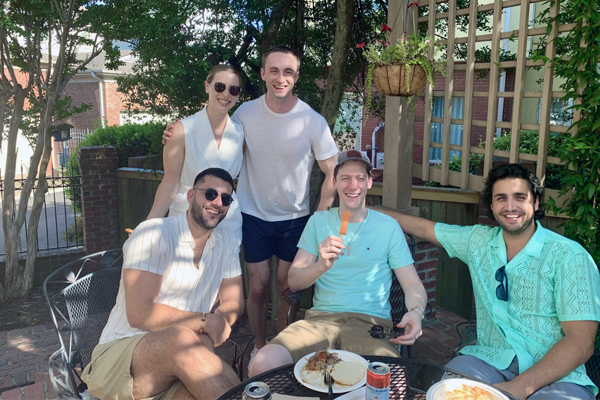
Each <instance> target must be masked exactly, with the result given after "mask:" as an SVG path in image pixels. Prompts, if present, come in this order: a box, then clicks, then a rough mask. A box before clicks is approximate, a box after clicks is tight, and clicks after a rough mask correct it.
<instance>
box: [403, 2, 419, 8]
mask: <svg viewBox="0 0 600 400" xmlns="http://www.w3.org/2000/svg"><path fill="white" fill-rule="evenodd" d="M412 6H417V7H419V2H417V1H413V2H412V3H410V4H409V5H408V6H406V8H411V7H412Z"/></svg>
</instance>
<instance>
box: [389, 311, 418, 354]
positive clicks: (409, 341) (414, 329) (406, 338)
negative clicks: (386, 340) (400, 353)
mask: <svg viewBox="0 0 600 400" xmlns="http://www.w3.org/2000/svg"><path fill="white" fill-rule="evenodd" d="M421 317H422V315H421V314H420V313H419V312H418V311H416V310H415V311H410V312H407V313H406V314H404V316H403V317H402V321H400V323H399V324H398V325H397V326H398V328H404V334H403V335H402V336H398V337H397V338H395V339H390V342H392V343H394V344H401V345H404V346H412V345H413V344H415V342H416V341H417V339H418V338H419V336H421V335H422V334H423V331H422V327H421Z"/></svg>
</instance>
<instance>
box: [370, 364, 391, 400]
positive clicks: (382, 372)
mask: <svg viewBox="0 0 600 400" xmlns="http://www.w3.org/2000/svg"><path fill="white" fill-rule="evenodd" d="M391 376H392V374H391V372H390V367H389V366H388V365H387V364H384V363H382V362H372V363H369V366H368V367H367V400H389V398H390V379H391Z"/></svg>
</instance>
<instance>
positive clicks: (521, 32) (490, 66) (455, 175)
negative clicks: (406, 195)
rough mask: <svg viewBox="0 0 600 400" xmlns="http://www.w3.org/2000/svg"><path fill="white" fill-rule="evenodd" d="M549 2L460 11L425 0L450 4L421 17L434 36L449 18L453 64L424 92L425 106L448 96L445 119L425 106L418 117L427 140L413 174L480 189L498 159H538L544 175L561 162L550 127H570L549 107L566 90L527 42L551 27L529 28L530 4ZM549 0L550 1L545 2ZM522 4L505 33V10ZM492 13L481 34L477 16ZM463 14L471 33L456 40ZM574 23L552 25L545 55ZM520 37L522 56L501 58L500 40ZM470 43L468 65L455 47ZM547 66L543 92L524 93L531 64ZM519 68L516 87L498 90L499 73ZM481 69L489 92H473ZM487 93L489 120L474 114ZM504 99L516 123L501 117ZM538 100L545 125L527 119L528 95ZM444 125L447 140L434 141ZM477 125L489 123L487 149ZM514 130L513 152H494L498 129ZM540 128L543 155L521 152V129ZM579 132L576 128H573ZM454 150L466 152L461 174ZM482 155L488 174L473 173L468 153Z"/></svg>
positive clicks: (452, 3)
mask: <svg viewBox="0 0 600 400" xmlns="http://www.w3.org/2000/svg"><path fill="white" fill-rule="evenodd" d="M542 1H545V0H508V1H498V0H496V1H495V2H494V3H493V4H485V5H478V2H477V0H471V2H470V7H469V8H465V9H457V2H456V0H437V1H436V0H429V1H427V0H421V1H419V7H424V6H427V7H428V9H429V10H435V9H436V7H435V6H436V4H438V3H448V12H444V13H438V14H436V13H435V12H429V13H428V15H426V16H424V17H421V18H419V23H427V25H428V34H429V36H434V34H435V22H436V20H444V19H445V20H447V25H448V29H447V39H446V40H443V41H440V43H441V44H445V45H447V52H448V54H447V55H448V60H449V61H448V63H447V77H446V79H445V87H444V88H443V90H439V89H440V88H439V87H438V88H436V89H437V90H436V91H434V90H433V89H432V88H431V86H430V85H429V84H428V86H427V88H426V91H425V104H430V99H431V98H432V96H433V97H444V98H445V100H444V114H443V115H444V117H443V118H433V117H432V114H431V111H429V110H428V109H426V111H425V114H424V116H420V117H419V116H417V117H415V121H417V122H423V125H424V132H423V133H424V140H415V142H414V144H415V145H421V146H422V147H423V163H422V165H420V166H419V165H415V166H414V168H413V176H416V177H419V178H421V179H423V180H433V181H436V182H439V183H441V184H442V185H452V186H456V187H460V188H462V189H471V190H476V191H481V189H482V188H483V181H484V179H485V177H486V175H487V172H488V171H489V170H490V169H491V167H492V162H493V159H494V157H503V158H507V159H508V160H509V162H511V163H517V162H521V161H533V162H537V167H536V175H537V176H538V177H540V178H544V177H545V175H546V166H547V164H562V163H561V161H560V160H559V159H558V158H557V157H547V146H548V138H549V134H550V131H552V132H558V133H565V132H567V130H568V129H569V126H565V125H551V124H550V111H551V103H552V99H554V98H561V97H563V96H564V95H565V93H564V92H561V91H553V83H554V75H553V69H552V68H551V67H549V66H547V65H546V66H544V65H543V63H542V62H541V61H535V62H534V61H532V60H528V59H527V56H528V52H527V42H528V40H527V39H528V38H530V37H535V36H538V37H539V36H542V35H545V34H546V31H547V27H545V26H544V27H535V28H530V27H529V23H530V18H529V17H530V16H529V11H530V4H532V3H539V2H542ZM546 4H547V3H546ZM516 6H520V15H519V29H518V30H513V31H508V32H502V14H503V10H504V9H506V8H509V7H516ZM558 10H559V2H558V1H557V2H556V3H555V4H554V5H553V6H552V7H551V9H550V16H551V17H552V16H555V15H557V13H558ZM489 11H493V15H492V17H491V25H492V31H491V34H490V33H486V34H477V29H476V27H477V25H476V24H477V14H478V13H482V12H489ZM461 15H468V16H469V27H468V35H467V37H460V38H456V35H455V32H456V18H457V17H459V16H461ZM574 26H575V25H574V24H568V25H560V26H556V25H554V26H552V30H551V33H550V34H549V35H548V37H547V45H546V56H547V57H548V58H550V59H554V57H555V55H556V46H555V43H554V40H553V39H554V38H555V37H556V35H558V34H560V33H562V32H568V31H569V30H571V29H573V28H574ZM510 38H517V39H518V44H517V54H516V57H517V58H516V61H500V53H499V50H500V42H501V40H505V39H510ZM477 42H491V62H487V63H483V62H476V61H475V49H476V43H477ZM464 43H466V45H467V57H466V62H465V63H460V64H458V63H455V61H454V47H455V46H454V45H455V44H464ZM530 67H544V74H543V83H542V91H533V92H532V91H525V90H524V89H525V85H524V77H525V72H526V69H527V68H530ZM509 68H514V69H515V70H516V72H515V83H514V91H504V92H499V91H498V80H499V76H500V71H501V70H503V69H509ZM460 70H465V90H464V91H457V90H454V75H455V72H456V71H460ZM476 70H487V73H488V74H489V89H488V91H487V92H484V91H474V87H473V82H474V79H476V75H475V74H476V72H475V71H476ZM453 97H464V118H463V119H453V118H451V107H452V98H453ZM482 97H485V98H487V99H488V101H487V120H476V119H473V118H472V112H473V99H474V98H482ZM499 98H512V118H511V121H512V122H505V121H498V120H497V107H498V99H499ZM526 98H537V99H541V110H540V123H539V124H531V123H522V122H521V120H522V111H523V99H526ZM578 118H579V115H578V114H577V113H574V115H573V121H575V120H577V119H578ZM432 123H442V124H443V128H442V129H443V132H442V142H441V143H437V142H432V141H431V140H430V138H431V124H432ZM451 124H454V125H462V127H463V132H462V136H463V137H462V143H463V144H462V146H458V145H451V144H450V126H451ZM472 127H485V143H486V145H485V148H480V147H476V146H472V145H471V131H472ZM497 128H501V129H509V130H510V132H511V149H510V151H500V150H494V148H493V141H494V138H495V136H496V129H497ZM522 129H523V130H534V131H539V147H538V154H525V153H520V152H519V138H520V131H521V130H522ZM572 133H574V132H572ZM431 147H436V148H441V150H442V160H441V169H440V168H435V167H433V166H430V165H429V163H428V162H427V160H429V150H430V148H431ZM450 150H457V151H460V152H462V168H461V172H455V171H450V170H449V161H450V160H449V157H450ZM473 153H475V154H483V155H484V166H483V176H481V175H472V174H469V155H470V154H473ZM546 192H547V193H546V196H553V197H554V198H557V197H558V192H557V191H555V190H547V191H546Z"/></svg>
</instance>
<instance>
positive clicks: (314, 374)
mask: <svg viewBox="0 0 600 400" xmlns="http://www.w3.org/2000/svg"><path fill="white" fill-rule="evenodd" d="M300 376H301V377H302V380H303V381H304V382H305V383H308V384H309V385H313V386H319V387H327V385H326V384H325V380H324V376H323V371H307V370H305V369H303V370H302V372H301V373H300Z"/></svg>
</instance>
